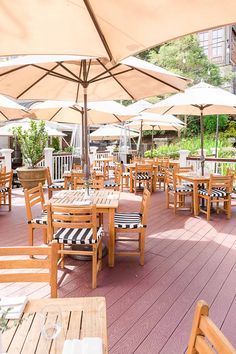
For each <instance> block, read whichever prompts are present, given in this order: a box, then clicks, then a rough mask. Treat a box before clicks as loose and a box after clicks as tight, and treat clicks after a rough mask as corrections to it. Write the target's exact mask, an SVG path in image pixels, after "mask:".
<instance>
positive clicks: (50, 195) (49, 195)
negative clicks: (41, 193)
mask: <svg viewBox="0 0 236 354" xmlns="http://www.w3.org/2000/svg"><path fill="white" fill-rule="evenodd" d="M51 198H52V190H51V189H50V188H48V199H51Z"/></svg>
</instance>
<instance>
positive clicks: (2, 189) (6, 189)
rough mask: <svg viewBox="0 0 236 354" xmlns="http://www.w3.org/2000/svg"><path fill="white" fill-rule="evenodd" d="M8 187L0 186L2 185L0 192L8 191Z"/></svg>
mask: <svg viewBox="0 0 236 354" xmlns="http://www.w3.org/2000/svg"><path fill="white" fill-rule="evenodd" d="M9 189H10V188H9V187H4V186H2V187H0V192H2V193H3V192H8V191H9Z"/></svg>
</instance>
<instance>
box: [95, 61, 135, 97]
mask: <svg viewBox="0 0 236 354" xmlns="http://www.w3.org/2000/svg"><path fill="white" fill-rule="evenodd" d="M98 62H99V63H100V65H102V67H103V68H104V69H105V70H107V68H106V67H105V65H104V64H103V63H102V62H101V61H100V60H99V59H98ZM107 72H108V73H109V74H110V76H111V77H112V78H113V79H114V80H115V81H116V82H117V83H118V84H119V85H120V87H122V89H123V90H124V91H125V92H126V93H127V94H128V95H129V96H130V97H131V99H132V100H135V98H134V96H133V95H132V94H131V93H130V92H129V91H128V90H127V89H126V88H125V87H124V86H123V85H122V83H121V82H120V81H119V80H118V79H117V78H116V77H114V75H113V74H112V73H111V72H110V71H109V70H107Z"/></svg>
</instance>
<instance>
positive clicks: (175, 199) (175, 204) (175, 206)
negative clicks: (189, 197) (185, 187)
mask: <svg viewBox="0 0 236 354" xmlns="http://www.w3.org/2000/svg"><path fill="white" fill-rule="evenodd" d="M176 211H177V194H176V193H174V212H175V214H176Z"/></svg>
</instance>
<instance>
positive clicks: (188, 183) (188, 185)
mask: <svg viewBox="0 0 236 354" xmlns="http://www.w3.org/2000/svg"><path fill="white" fill-rule="evenodd" d="M183 186H185V187H190V188H193V183H190V182H183Z"/></svg>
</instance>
